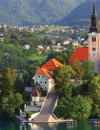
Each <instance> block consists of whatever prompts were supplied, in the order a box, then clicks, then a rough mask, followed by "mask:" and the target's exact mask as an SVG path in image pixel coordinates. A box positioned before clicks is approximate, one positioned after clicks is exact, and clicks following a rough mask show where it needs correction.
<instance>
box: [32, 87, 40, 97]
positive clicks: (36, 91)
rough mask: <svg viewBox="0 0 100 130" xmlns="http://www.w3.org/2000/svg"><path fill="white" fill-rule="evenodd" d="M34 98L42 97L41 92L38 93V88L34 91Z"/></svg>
mask: <svg viewBox="0 0 100 130" xmlns="http://www.w3.org/2000/svg"><path fill="white" fill-rule="evenodd" d="M33 96H34V97H40V92H39V91H38V89H37V88H35V89H34V92H33Z"/></svg>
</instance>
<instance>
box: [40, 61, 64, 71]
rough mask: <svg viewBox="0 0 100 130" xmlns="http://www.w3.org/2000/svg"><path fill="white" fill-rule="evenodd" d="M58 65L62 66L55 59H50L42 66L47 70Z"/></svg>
mask: <svg viewBox="0 0 100 130" xmlns="http://www.w3.org/2000/svg"><path fill="white" fill-rule="evenodd" d="M58 66H62V64H61V63H60V62H59V61H57V60H56V59H51V60H49V61H48V62H47V63H45V64H44V65H43V66H42V67H43V68H46V69H47V70H49V71H50V70H51V71H52V70H54V69H56V68H57V67H58Z"/></svg>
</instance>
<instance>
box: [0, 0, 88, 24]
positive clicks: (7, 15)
mask: <svg viewBox="0 0 100 130" xmlns="http://www.w3.org/2000/svg"><path fill="white" fill-rule="evenodd" d="M84 1H86V0H0V3H1V4H0V24H8V25H21V26H24V25H44V24H54V23H55V22H57V21H59V20H61V19H63V18H64V17H65V16H66V15H68V14H69V13H70V12H71V11H72V10H73V9H74V8H75V7H77V6H78V5H79V4H81V3H83V2H84Z"/></svg>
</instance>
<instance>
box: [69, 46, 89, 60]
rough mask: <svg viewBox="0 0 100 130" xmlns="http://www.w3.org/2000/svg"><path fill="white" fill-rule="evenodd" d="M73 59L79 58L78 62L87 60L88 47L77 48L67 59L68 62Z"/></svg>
mask: <svg viewBox="0 0 100 130" xmlns="http://www.w3.org/2000/svg"><path fill="white" fill-rule="evenodd" d="M74 60H79V61H80V62H84V61H87V60H88V47H79V48H77V49H76V51H75V52H74V54H73V55H72V56H71V58H70V59H69V61H70V62H72V61H74Z"/></svg>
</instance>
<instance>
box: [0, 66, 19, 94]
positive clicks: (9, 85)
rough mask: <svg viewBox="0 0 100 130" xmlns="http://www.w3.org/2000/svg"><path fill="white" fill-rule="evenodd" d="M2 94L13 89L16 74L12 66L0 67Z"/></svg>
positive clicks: (11, 91) (9, 92)
mask: <svg viewBox="0 0 100 130" xmlns="http://www.w3.org/2000/svg"><path fill="white" fill-rule="evenodd" d="M0 73H1V86H0V89H1V91H2V95H4V96H5V95H10V94H11V93H13V91H14V86H15V82H16V78H17V74H16V72H15V70H14V69H12V68H4V69H0Z"/></svg>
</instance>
